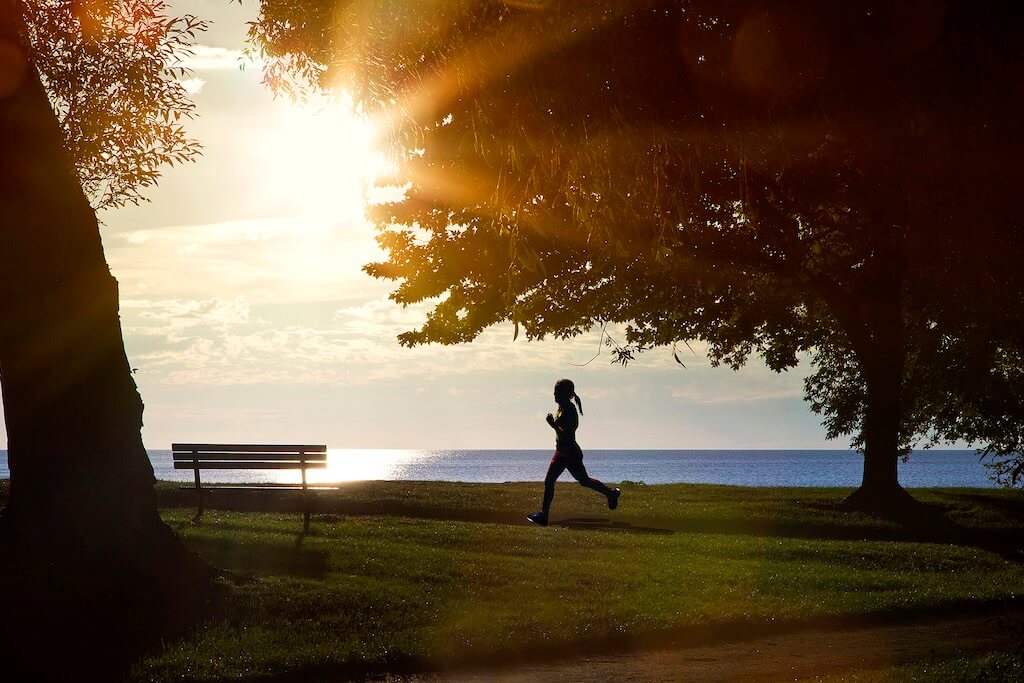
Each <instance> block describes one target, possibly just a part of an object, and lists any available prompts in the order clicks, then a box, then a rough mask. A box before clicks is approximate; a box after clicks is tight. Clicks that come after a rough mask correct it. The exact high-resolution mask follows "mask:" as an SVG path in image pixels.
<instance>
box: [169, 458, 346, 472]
mask: <svg viewBox="0 0 1024 683" xmlns="http://www.w3.org/2000/svg"><path fill="white" fill-rule="evenodd" d="M326 467H327V461H326V460H307V461H306V469H322V468H326ZM174 469H176V470H194V469H195V465H194V464H193V463H192V461H191V460H179V461H177V462H175V463H174ZM199 469H201V470H301V469H302V464H301V463H299V462H298V461H295V462H281V461H252V460H250V461H237V460H235V461H227V462H225V461H222V460H208V461H200V462H199Z"/></svg>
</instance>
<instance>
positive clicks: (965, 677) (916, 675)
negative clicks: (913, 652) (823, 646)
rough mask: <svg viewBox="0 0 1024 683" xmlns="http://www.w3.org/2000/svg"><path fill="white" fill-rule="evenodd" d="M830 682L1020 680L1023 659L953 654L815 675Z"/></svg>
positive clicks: (1003, 654)
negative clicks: (890, 665) (882, 666)
mask: <svg viewBox="0 0 1024 683" xmlns="http://www.w3.org/2000/svg"><path fill="white" fill-rule="evenodd" d="M812 680H815V681H823V682H827V683H839V682H840V681H843V682H850V683H854V682H855V683H905V682H907V683H909V682H910V681H991V682H992V683H995V682H996V681H1021V680H1024V659H1022V658H1021V657H1018V656H1016V655H1014V654H1012V653H1007V652H990V653H988V654H983V655H968V656H961V657H952V658H950V659H942V660H935V661H928V662H920V663H915V664H905V665H901V666H894V667H890V668H885V669H870V670H863V671H850V672H848V673H845V674H842V675H837V676H825V677H821V678H816V679H812Z"/></svg>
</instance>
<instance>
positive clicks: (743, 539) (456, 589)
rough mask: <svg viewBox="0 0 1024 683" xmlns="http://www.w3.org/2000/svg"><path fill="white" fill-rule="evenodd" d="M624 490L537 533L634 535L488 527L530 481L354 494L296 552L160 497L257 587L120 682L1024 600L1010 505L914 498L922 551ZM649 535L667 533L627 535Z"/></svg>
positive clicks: (751, 504)
mask: <svg viewBox="0 0 1024 683" xmlns="http://www.w3.org/2000/svg"><path fill="white" fill-rule="evenodd" d="M623 490H624V496H623V499H622V507H621V508H620V510H618V511H616V512H614V513H609V512H608V510H606V509H602V506H601V505H599V503H601V499H600V498H598V497H597V496H595V495H594V494H593V493H592V492H590V491H584V490H581V489H580V488H579V487H576V486H574V485H568V484H565V485H561V484H560V485H559V491H558V494H557V496H556V499H555V509H554V511H553V514H552V517H553V519H555V520H557V519H560V518H567V517H588V518H595V519H596V518H608V519H610V520H612V522H616V521H622V520H630V521H631V523H632V525H633V526H632V527H627V528H618V527H614V526H613V527H610V528H608V529H607V530H600V531H593V530H582V529H576V528H560V527H554V526H553V527H549V528H546V529H541V528H537V527H532V526H523V525H517V524H510V523H503V522H502V520H504V519H505V518H506V517H507V520H508V521H520V520H521V519H522V515H523V514H524V513H525V512H529V511H532V510H534V509H535V508H536V505H537V498H538V495H539V492H540V491H539V485H538V484H504V485H501V484H486V485H474V484H449V483H416V482H370V483H364V484H353V485H349V486H346V487H344V488H343V489H342V490H341V491H340V492H337V493H331V494H324V495H323V496H322V498H321V500H320V501H319V503H320V509H321V510H323V511H325V513H324V514H320V515H314V517H313V525H312V532H311V534H310V535H308V536H306V537H305V538H303V539H302V541H301V544H298V543H297V537H298V532H299V531H300V529H301V526H302V520H301V515H297V514H285V513H277V512H248V511H244V510H208V511H207V513H206V515H205V517H204V519H203V522H202V523H201V524H199V525H192V524H191V523H190V520H191V518H192V515H193V514H194V510H193V509H191V508H189V507H186V506H187V505H188V504H189V500H188V498H187V497H186V496H183V495H182V494H181V493H180V492H178V491H177V486H176V485H172V484H162V485H161V486H160V488H159V495H160V499H161V501H162V505H163V506H164V507H163V511H164V512H163V514H164V517H165V519H166V520H167V521H168V523H170V524H171V525H172V526H173V527H174V528H176V529H177V530H178V531H179V533H180V534H181V535H182V536H183V538H184V539H185V542H186V543H187V544H188V545H189V546H190V547H192V548H193V549H195V550H196V551H198V552H200V553H201V554H202V555H203V556H204V557H206V558H207V559H209V560H210V561H211V562H213V563H214V564H216V565H218V566H220V567H222V568H226V569H231V570H234V571H237V572H240V573H244V574H252V575H254V576H255V577H256V580H255V581H253V582H251V583H243V584H241V585H237V586H231V587H230V589H229V595H228V598H227V601H226V605H225V607H224V610H223V612H222V614H221V616H219V617H217V618H215V619H212V620H211V621H210V622H209V623H207V624H205V625H203V626H202V627H200V628H199V629H198V630H196V631H195V632H194V633H193V634H192V635H191V636H189V637H188V638H186V639H185V640H182V641H179V642H172V643H168V644H167V646H166V648H165V650H164V651H163V652H161V653H157V654H156V655H154V656H153V657H151V658H149V659H147V660H144V661H142V662H140V663H139V664H138V665H137V666H136V668H135V670H134V672H133V675H134V676H135V677H137V678H140V679H145V680H172V679H173V680H217V679H225V680H227V679H231V678H239V677H255V676H263V675H273V674H283V673H293V674H298V675H307V674H323V675H331V674H339V675H341V674H346V673H347V674H358V673H360V672H371V671H386V670H399V671H400V670H417V669H429V668H432V667H447V666H458V665H465V664H472V663H479V662H489V661H502V660H504V661H508V660H510V659H514V658H516V657H517V656H521V655H529V656H538V655H539V654H544V653H557V652H560V651H578V650H579V649H580V648H582V649H588V648H589V649H590V650H591V651H597V650H600V649H601V648H602V647H606V646H614V647H620V648H621V647H628V646H629V645H630V644H631V643H633V644H644V643H649V642H655V641H658V640H659V639H661V642H669V640H670V639H671V638H673V637H681V638H684V639H685V638H686V637H690V638H693V637H701V636H702V634H703V635H706V634H707V633H711V632H716V633H723V632H728V631H730V630H731V631H733V632H739V631H742V630H743V629H744V628H749V629H755V630H756V629H770V628H772V627H773V626H772V625H773V624H774V625H786V624H793V623H796V622H799V621H803V620H810V621H815V620H819V621H820V620H826V619H830V618H835V619H843V618H861V617H871V616H872V615H874V616H878V615H884V614H892V613H897V614H902V613H916V612H929V611H942V610H960V609H964V608H965V607H967V608H969V607H970V606H972V605H975V606H978V605H983V604H986V603H996V602H1000V601H1009V600H1012V599H1015V598H1017V597H1018V596H1020V595H1021V593H1022V592H1024V564H1021V563H1020V561H1019V560H1015V559H1013V558H1012V556H1010V555H1008V554H1007V553H1006V552H1001V550H1005V549H1006V548H1005V547H1001V548H996V547H990V546H992V542H993V541H994V540H997V539H1003V540H1005V541H1006V544H1005V545H1006V546H1012V545H1016V546H1017V547H1018V548H1019V547H1020V540H1021V539H1022V538H1024V496H1022V495H1021V494H1020V493H1015V492H1005V491H989V490H968V489H960V490H935V491H926V490H918V491H915V492H914V494H915V496H916V497H917V498H918V499H920V500H922V501H924V502H926V503H928V504H930V506H931V509H932V512H933V513H934V516H933V517H932V521H933V522H934V520H935V519H944V520H945V521H944V522H942V524H934V523H933V524H932V525H931V526H932V527H933V528H934V527H941V528H940V529H939V531H938V532H935V534H933V535H935V538H934V539H931V537H928V538H929V539H930V540H928V541H927V542H925V541H922V540H920V537H921V535H922V534H924V535H925V536H928V533H930V532H929V528H928V525H927V524H925V523H924V522H919V523H916V524H915V525H912V526H911V527H909V528H908V527H907V526H906V525H901V524H897V523H895V522H893V521H887V520H882V519H876V518H872V517H868V516H864V515H858V514H853V513H848V512H844V511H842V510H841V509H839V508H838V507H836V506H835V505H834V503H835V502H836V501H837V500H839V499H841V498H842V496H843V494H844V492H842V491H839V490H836V489H750V488H736V487H724V486H695V485H681V484H680V485H665V486H642V485H625V486H623ZM271 495H272V496H273V495H274V494H271ZM214 504H215V505H216V503H214ZM231 506H233V507H245V505H244V504H238V503H232V504H231ZM375 510H377V511H378V512H379V513H383V514H373V512H374V511H375ZM356 512H358V514H355V513H356ZM479 520H484V521H479ZM488 520H490V521H488ZM494 520H498V521H494ZM648 528H652V529H653V528H658V529H665V530H668V531H671V532H672V533H637V531H638V530H639V531H643V530H644V529H648ZM933 530H934V529H933ZM942 534H947V535H949V537H950V538H951V539H953V540H954V542H953V543H950V542H941V541H942ZM908 539H909V540H908ZM971 539H984V542H978V543H973V541H972V540H971ZM1008 558H1009V559H1008ZM716 629H717V630H716ZM673 634H674V635H673ZM570 646H571V647H570ZM965 666H967V664H965ZM1000 666H1002V664H1000ZM864 675H865V676H869V675H871V674H870V673H865V674H864ZM909 675H910V674H908V676H909ZM866 680H874V679H870V678H868V679H866ZM908 680H909V679H908Z"/></svg>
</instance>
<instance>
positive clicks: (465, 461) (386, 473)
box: [0, 449, 994, 487]
mask: <svg viewBox="0 0 1024 683" xmlns="http://www.w3.org/2000/svg"><path fill="white" fill-rule="evenodd" d="M149 457H150V461H151V462H152V463H153V469H154V471H155V472H156V476H157V478H158V479H163V480H169V481H191V480H192V472H191V470H175V469H174V468H173V463H172V460H171V452H170V451H167V450H151V451H149ZM550 458H551V451H547V450H445V449H434V450H415V449H414V450H405V449H390V450H389V449H373V450H369V449H331V450H330V451H329V452H328V468H327V469H326V470H319V471H318V470H311V471H310V477H309V479H310V481H311V482H317V483H328V482H340V481H353V480H364V479H398V480H425V481H431V480H433V481H470V482H504V481H542V480H543V479H544V473H545V471H546V469H547V464H548V461H549V460H550ZM584 462H585V463H586V465H587V469H588V470H589V472H590V475H591V476H592V477H596V478H598V479H602V480H605V481H610V482H619V481H634V482H639V481H642V482H645V483H648V484H666V483H675V482H688V483H705V484H733V485H738V486H857V485H858V484H859V483H860V478H861V463H862V457H861V455H860V454H858V453H856V452H853V451H849V450H592V451H586V456H585V458H584ZM899 470H900V482H901V483H902V484H903V485H904V486H909V487H937V486H945V487H959V486H970V487H991V486H994V484H993V482H992V481H991V480H990V479H989V473H988V470H987V469H986V468H985V467H984V465H982V464H981V463H980V462H979V460H978V456H977V455H976V454H975V452H974V451H971V450H947V451H940V450H932V451H921V452H917V453H913V454H912V455H911V456H910V459H909V460H908V461H907V462H904V463H900V465H899ZM9 476H10V475H9V471H8V469H7V452H6V451H0V478H6V477H9ZM203 480H204V481H209V482H218V481H222V482H223V481H232V482H256V481H262V482H292V481H297V480H298V473H297V472H292V471H283V472H276V471H267V472H261V471H251V470H242V471H226V472H221V471H216V470H214V471H209V472H203ZM562 480H563V481H568V480H571V477H570V476H569V475H568V473H566V474H564V475H562Z"/></svg>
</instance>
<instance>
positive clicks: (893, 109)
mask: <svg viewBox="0 0 1024 683" xmlns="http://www.w3.org/2000/svg"><path fill="white" fill-rule="evenodd" d="M1021 11H1022V10H1021V8H1020V7H1019V6H1018V5H1017V4H1015V3H1010V2H993V3H980V4H979V3H971V2H966V1H961V2H940V1H938V0H935V1H932V0H917V1H915V2H908V3H887V2H879V1H858V2H839V1H830V2H818V1H816V2H810V1H809V0H807V1H794V2H785V3H757V2H740V3H727V4H723V3H717V2H710V1H708V0H696V1H693V2H686V1H684V0H645V1H639V0H638V1H636V2H621V1H612V0H603V1H602V0H598V1H595V2H589V3H578V2H562V1H557V0H553V1H550V2H544V1H536V2H498V1H496V0H475V1H474V0H450V1H445V2H431V3H411V4H410V3H405V2H397V1H393V2H388V1H377V2H363V1H353V2H340V3H335V2H327V1H326V0H287V1H286V0H265V2H264V3H263V5H262V13H261V15H260V17H259V19H258V21H257V22H256V23H255V24H254V25H253V27H252V31H251V35H252V37H253V39H254V40H255V41H256V44H257V45H258V46H259V47H260V49H261V50H262V51H263V53H264V56H265V58H267V60H268V69H267V81H268V82H269V83H270V84H271V85H272V86H274V87H276V88H277V89H278V90H281V91H285V92H295V91H296V90H299V89H301V88H302V87H303V86H307V85H312V86H313V87H319V88H326V89H342V88H344V89H348V90H350V91H352V92H354V93H355V94H356V96H357V97H358V98H359V99H360V101H361V103H362V104H363V105H364V106H366V107H368V108H369V109H371V110H373V111H375V112H377V113H378V114H379V115H380V116H382V118H383V119H384V120H386V121H387V123H388V126H389V127H388V130H389V131H390V132H391V134H392V136H393V137H392V138H391V141H392V143H393V144H394V147H395V149H396V150H398V153H399V155H400V168H399V171H398V173H397V175H396V179H397V181H398V182H407V183H408V190H407V192H406V194H405V196H404V198H403V199H402V200H401V201H398V202H395V203H392V204H387V205H384V206H381V207H378V209H377V211H376V218H377V220H378V223H379V225H380V227H381V229H382V232H381V235H380V239H381V242H382V244H383V246H384V247H385V248H386V249H387V250H388V253H389V258H388V260H387V261H385V262H383V263H376V264H371V265H369V266H368V267H367V270H368V272H369V273H371V274H372V275H375V276H377V277H385V278H391V279H394V280H396V281H398V287H397V289H396V290H395V292H394V294H393V298H394V299H395V301H397V302H399V303H401V304H410V303H414V302H419V301H428V300H432V301H435V306H434V309H433V311H432V313H431V314H430V315H429V317H428V319H427V321H426V323H425V324H424V325H423V326H422V327H421V328H419V329H417V330H413V331H410V332H407V333H405V334H403V335H402V336H401V337H400V340H401V341H402V343H404V344H407V345H413V344H421V343H429V342H440V343H457V342H465V341H470V340H472V339H474V338H475V337H476V336H477V335H478V334H479V333H480V332H481V331H482V330H483V329H484V328H486V327H488V326H490V325H494V324H496V323H499V322H502V321H508V320H511V321H512V322H513V323H514V325H515V327H516V330H517V333H518V330H520V329H522V330H523V332H524V333H525V335H526V336H527V337H528V338H538V339H539V338H543V337H544V336H546V335H554V336H556V337H568V336H573V335H577V334H581V333H583V332H585V331H587V330H590V329H592V328H593V327H594V326H595V325H600V324H603V323H605V322H609V321H613V322H620V323H625V324H627V325H628V334H629V337H628V339H629V343H630V346H628V347H626V348H624V349H621V351H620V353H622V354H624V357H627V358H628V357H629V354H631V353H633V352H634V351H636V350H643V349H647V348H650V347H653V346H659V345H670V344H674V343H676V342H682V341H687V340H703V341H706V342H707V343H708V345H709V355H710V357H711V359H712V361H713V362H715V363H724V364H726V365H729V366H732V367H739V366H740V365H742V364H743V363H744V362H746V360H747V359H748V358H749V356H750V355H751V354H755V353H756V354H758V355H760V356H762V357H763V358H764V360H765V362H766V363H767V364H768V366H769V367H771V368H773V369H776V370H784V369H786V368H790V367H793V366H794V365H796V363H797V361H798V357H799V355H800V354H801V353H802V352H812V353H813V361H812V364H813V368H814V371H813V373H812V374H811V376H810V377H809V378H808V380H807V383H806V395H807V398H808V399H809V400H810V402H811V407H812V408H813V409H814V410H815V411H818V412H820V413H822V414H823V415H824V418H825V426H826V428H827V432H828V435H829V436H833V437H834V436H838V435H843V434H849V435H852V438H853V443H854V445H856V446H859V447H863V448H865V455H866V461H865V465H866V469H865V485H867V484H868V482H869V479H870V480H871V481H872V482H875V484H876V486H875V488H877V489H878V490H882V489H886V490H888V491H894V490H897V489H898V486H896V465H895V462H896V456H897V455H898V454H899V453H905V452H906V451H907V449H909V447H910V446H911V445H922V444H923V445H929V444H934V443H939V442H942V441H952V440H957V439H967V440H969V441H971V442H974V443H978V444H981V445H988V446H990V447H991V448H992V449H994V450H995V451H996V452H998V453H1002V454H1004V455H1007V456H1009V457H1010V458H1011V460H1012V458H1013V457H1014V456H1013V454H1014V453H1018V452H1019V451H1020V447H1021V445H1022V442H1021V425H1022V424H1024V409H1022V404H1021V400H1020V399H1019V398H1017V395H1016V392H1014V390H1013V387H1015V386H1018V385H1019V383H1020V381H1021V379H1024V376H1022V375H1024V369H1022V368H1024V365H1022V363H1021V360H1022V358H1021V353H1022V350H1024V338H1022V337H1024V324H1022V323H1024V311H1022V308H1021V305H1022V302H1021V296H1020V286H1019V284H1017V282H1016V279H1015V275H1014V272H1013V270H1014V269H1013V267H1012V265H1011V264H1013V263H1015V262H1017V261H1018V260H1019V259H1020V257H1021V256H1022V255H1024V254H1022V252H1024V247H1022V242H1024V240H1022V225H1021V220H1022V219H1021V217H1020V213H1019V211H1018V210H1017V203H1016V200H1015V196H1014V193H1015V188H1016V187H1017V186H1018V185H1019V183H1020V180H1021V171H1020V163H1021V158H1022V155H1021V152H1022V151H1024V150H1022V143H1021V138H1020V136H1019V135H1018V134H1017V128H1018V121H1017V118H1018V112H1020V111H1021V110H1022V109H1021V105H1022V104H1024V101H1022V100H1024V88H1022V86H1021V83H1022V82H1024V81H1022V79H1021V75H1022V74H1024V71H1022V64H1024V60H1022V47H1021V46H1022V41H1021V40H1020V37H1021V36H1020V29H1019V28H1018V27H1019V26H1020V20H1021ZM872 463H874V465H873V464H872ZM872 472H873V474H872ZM1006 472H1010V470H1006V471H1005V472H1004V473H1006ZM1016 472H1017V475H1018V476H1019V474H1020V470H1019V469H1018V470H1017V471H1016Z"/></svg>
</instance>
